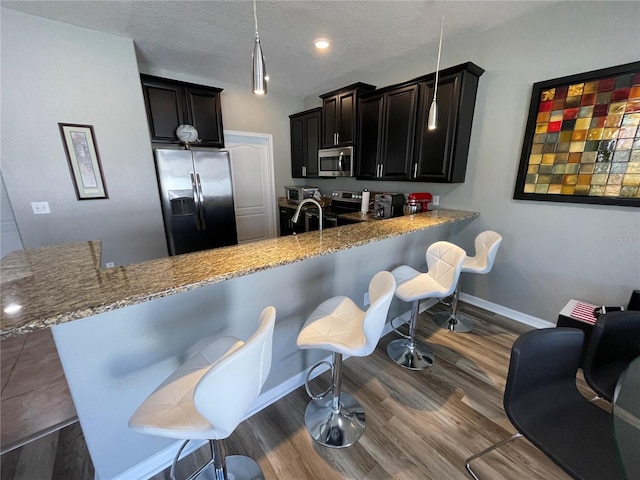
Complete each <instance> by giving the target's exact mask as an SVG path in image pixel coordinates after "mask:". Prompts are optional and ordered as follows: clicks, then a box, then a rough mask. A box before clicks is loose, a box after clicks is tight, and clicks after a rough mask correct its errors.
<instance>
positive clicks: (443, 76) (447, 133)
mask: <svg viewBox="0 0 640 480" xmlns="http://www.w3.org/2000/svg"><path fill="white" fill-rule="evenodd" d="M483 73H484V70H483V69H482V68H480V67H478V66H477V65H475V64H473V63H471V62H468V63H465V64H462V65H458V66H456V67H452V68H449V69H446V70H443V71H442V72H441V73H440V79H439V81H438V94H437V95H438V97H437V100H436V102H437V105H438V127H437V128H436V129H434V130H429V129H428V128H427V121H428V117H429V108H430V107H431V101H432V100H433V93H434V92H433V90H434V82H435V78H424V79H423V80H422V81H421V82H420V102H419V104H420V106H419V114H418V128H417V130H416V137H415V141H416V153H415V157H414V163H413V166H412V176H411V178H412V180H416V181H420V182H440V183H461V182H464V179H465V174H466V170H467V156H468V154H469V142H470V140H471V124H472V122H473V111H474V108H475V103H476V92H477V90H478V79H479V77H480V75H482V74H483ZM430 77H434V75H430Z"/></svg>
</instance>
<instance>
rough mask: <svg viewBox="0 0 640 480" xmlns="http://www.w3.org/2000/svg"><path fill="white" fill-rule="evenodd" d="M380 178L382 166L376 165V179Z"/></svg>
mask: <svg viewBox="0 0 640 480" xmlns="http://www.w3.org/2000/svg"><path fill="white" fill-rule="evenodd" d="M379 176H380V164H377V165H376V178H378V177H379Z"/></svg>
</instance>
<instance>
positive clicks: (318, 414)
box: [304, 392, 365, 448]
mask: <svg viewBox="0 0 640 480" xmlns="http://www.w3.org/2000/svg"><path fill="white" fill-rule="evenodd" d="M332 403H333V395H327V396H326V397H323V398H321V399H319V400H312V401H311V402H309V404H308V405H307V409H306V411H305V412H304V424H305V426H306V427H307V430H308V431H309V434H310V435H311V437H312V438H313V439H314V440H315V441H316V442H318V443H319V444H320V445H324V446H325V447H331V448H345V447H349V446H351V445H353V444H354V443H356V442H357V441H358V439H359V438H360V437H361V436H362V434H363V433H364V427H365V419H364V409H363V408H362V405H360V403H359V402H358V401H357V400H356V399H355V398H353V397H352V396H351V395H349V394H348V393H344V392H341V393H340V411H339V412H334V411H333V409H332V408H331V404H332Z"/></svg>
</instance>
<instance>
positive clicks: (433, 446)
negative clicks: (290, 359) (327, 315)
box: [1, 304, 589, 480]
mask: <svg viewBox="0 0 640 480" xmlns="http://www.w3.org/2000/svg"><path fill="white" fill-rule="evenodd" d="M441 308H442V307H440V306H436V307H434V308H433V309H432V310H433V311H437V310H440V309H441ZM461 311H462V312H463V313H465V314H467V315H468V316H470V317H472V318H473V320H474V323H475V328H474V330H473V331H472V332H470V333H464V334H456V333H450V332H448V331H446V330H442V329H439V328H438V327H436V326H435V324H434V323H433V322H432V321H431V315H430V312H431V311H430V312H427V313H424V314H422V315H421V317H420V321H419V329H418V337H419V338H421V339H423V340H424V341H426V342H427V343H428V344H429V345H431V347H432V349H433V351H434V353H435V355H436V363H435V365H434V366H433V367H432V368H430V369H428V370H425V371H421V372H415V371H410V370H405V369H403V368H401V367H399V366H398V365H396V364H395V363H393V362H392V361H391V360H389V358H388V357H387V354H386V347H387V344H388V343H389V341H391V340H393V339H394V338H396V336H395V334H393V333H391V334H389V335H387V336H385V337H384V338H382V339H381V341H380V344H379V345H378V347H377V349H376V350H375V352H374V353H373V354H372V355H370V356H368V357H364V358H355V357H352V358H349V359H348V360H346V361H345V363H344V370H343V375H344V376H343V390H344V391H348V392H349V393H351V394H352V395H353V396H355V397H356V398H357V399H358V400H359V401H360V402H361V403H362V405H363V406H364V408H365V411H366V419H367V428H366V431H365V433H364V435H363V436H362V438H361V439H360V441H359V442H358V443H357V444H355V445H354V446H352V447H350V448H346V449H330V448H325V447H322V446H319V445H318V444H316V443H315V442H314V441H313V440H312V439H311V438H310V437H309V435H308V434H307V431H306V429H305V427H304V425H303V416H304V410H305V407H306V404H307V401H308V398H307V396H306V393H305V391H304V388H299V389H297V390H296V391H294V392H292V393H291V394H289V395H287V396H286V397H285V398H283V399H281V400H279V401H278V402H276V403H275V404H273V405H271V406H270V407H268V408H266V409H264V410H263V411H261V412H259V413H258V414H256V415H254V416H253V417H252V418H251V419H249V420H247V421H246V422H244V423H243V424H241V425H240V426H239V427H238V428H237V429H236V431H235V432H234V433H233V434H232V435H231V437H230V438H229V439H228V440H227V443H226V445H227V453H228V454H229V455H233V454H240V455H248V456H250V457H252V458H254V459H255V460H256V461H258V463H259V464H260V466H261V468H262V470H263V472H264V475H265V478H266V479H267V480H275V479H277V480H341V479H353V480H387V479H394V480H395V479H397V480H402V479H407V480H409V479H410V480H417V479H425V480H430V479H433V480H454V479H465V478H470V477H469V476H468V474H467V473H466V471H465V466H464V464H465V459H466V458H467V457H469V456H470V455H472V454H474V453H476V452H478V451H480V450H482V449H484V448H486V447H488V446H489V445H491V444H493V443H495V442H497V441H499V440H502V439H504V438H506V437H508V436H510V435H511V434H512V433H513V432H514V429H513V427H512V426H511V424H510V423H509V421H508V420H507V418H506V416H505V414H504V410H503V408H502V393H503V390H504V384H505V378H506V374H507V368H508V362H509V353H510V348H511V345H512V343H513V342H514V340H515V339H516V338H517V336H518V333H516V332H515V331H514V330H516V329H517V330H520V331H522V330H523V326H522V325H520V324H514V323H512V322H510V321H509V320H507V319H505V318H503V317H499V316H497V315H494V314H492V313H488V312H486V311H483V310H481V309H478V308H475V307H471V306H468V305H464V304H463V306H462V308H461ZM514 327H516V328H515V329H514ZM327 381H328V373H325V374H324V375H323V376H321V377H320V378H319V379H318V380H316V382H317V385H316V388H318V390H319V389H320V388H324V386H325V385H326V382H327ZM578 383H579V384H580V385H581V388H582V389H584V393H585V395H586V396H589V393H588V390H586V387H585V386H584V382H583V381H582V380H581V379H578ZM207 451H208V449H207V448H206V447H203V449H201V450H199V451H198V452H196V453H194V454H193V455H192V456H191V457H188V458H187V459H184V460H182V461H181V462H180V464H179V466H178V476H179V478H184V477H186V476H188V474H189V473H190V471H191V470H190V469H191V468H192V464H193V463H194V460H193V457H199V458H205V457H206V452H207ZM1 460H2V470H1V478H2V479H3V480H10V479H15V480H40V479H42V480H50V479H65V480H74V479H78V480H89V479H92V478H93V467H92V465H91V461H90V458H89V456H88V453H87V451H86V446H85V444H84V440H83V437H82V432H81V430H80V428H79V427H78V424H77V423H76V424H74V425H71V426H69V427H66V428H64V429H62V430H60V431H58V432H54V433H52V434H50V435H47V436H45V437H43V438H41V439H39V440H36V441H34V442H32V443H30V444H28V445H26V446H24V447H22V448H19V449H16V450H13V451H11V452H8V453H6V454H5V455H3V456H2V457H1ZM197 461H200V460H199V459H198V460H197ZM474 469H475V470H476V471H477V472H478V473H479V474H480V478H484V479H491V480H501V479H504V480H516V479H518V480H519V479H527V480H549V479H554V480H566V479H568V478H569V477H568V476H567V475H565V474H564V473H563V472H562V470H560V469H559V468H558V467H557V466H556V465H555V464H554V463H553V462H551V461H550V460H548V459H547V458H546V457H545V456H544V455H543V454H542V453H540V452H539V451H538V450H537V449H536V448H534V447H533V446H532V445H531V444H529V443H528V441H526V440H524V439H518V440H516V441H515V442H512V443H511V444H510V445H507V446H505V447H503V448H501V449H499V450H497V451H494V452H492V453H490V454H489V455H487V456H486V457H484V458H481V459H479V460H477V461H476V462H475V464H474ZM165 479H169V474H168V470H167V471H164V472H162V473H160V474H158V475H156V476H154V477H152V480H165Z"/></svg>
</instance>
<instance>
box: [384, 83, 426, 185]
mask: <svg viewBox="0 0 640 480" xmlns="http://www.w3.org/2000/svg"><path fill="white" fill-rule="evenodd" d="M384 102H385V105H384V131H383V134H382V161H383V171H382V172H381V174H382V177H384V178H385V179H389V180H408V179H409V178H410V176H411V170H410V169H411V162H412V159H413V139H414V135H415V128H416V116H417V113H418V85H417V84H415V85H410V86H407V87H402V88H397V89H395V90H392V91H390V92H387V93H385V96H384Z"/></svg>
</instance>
